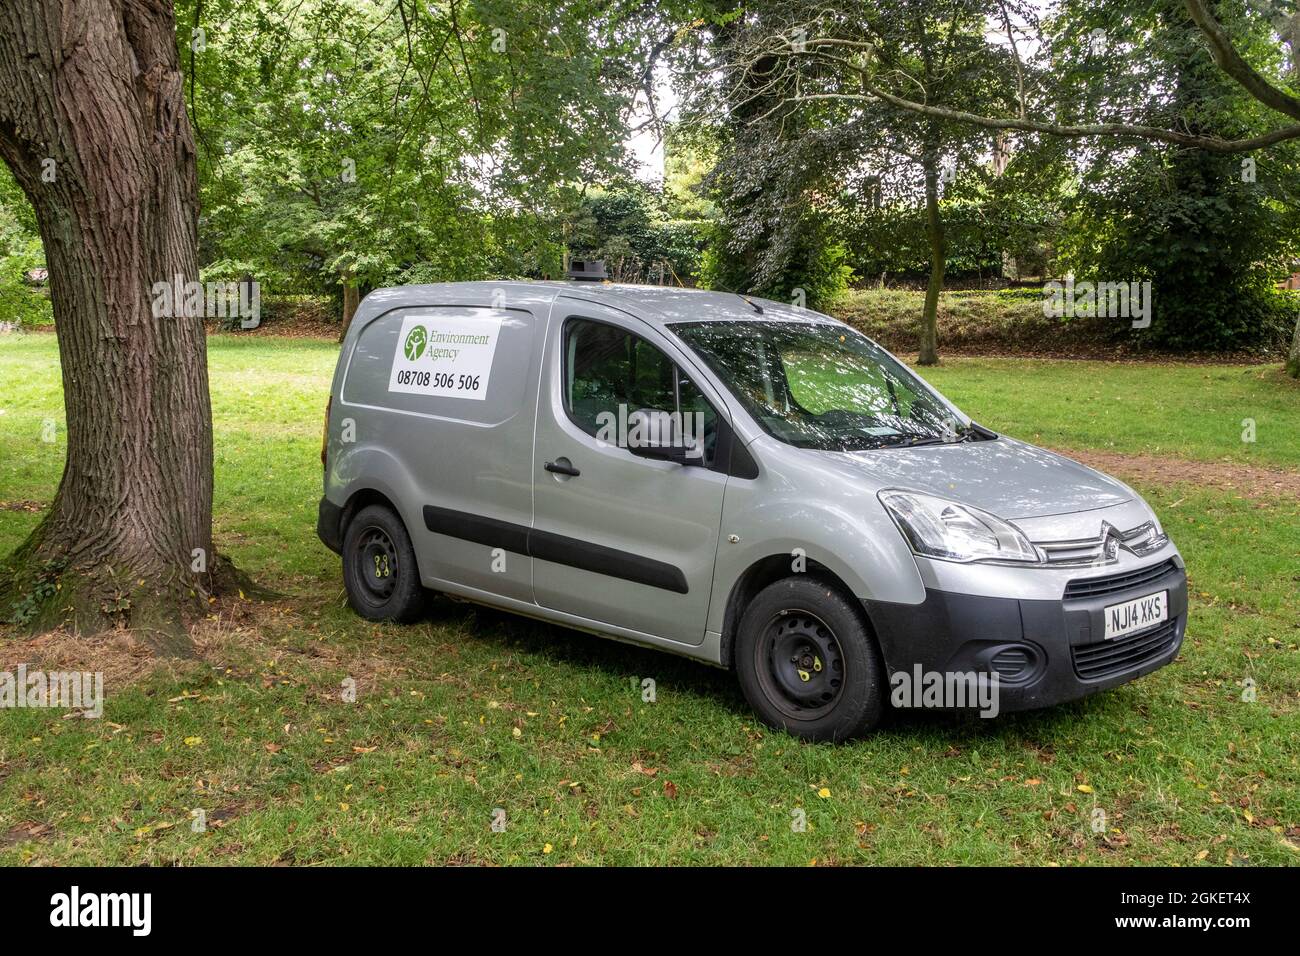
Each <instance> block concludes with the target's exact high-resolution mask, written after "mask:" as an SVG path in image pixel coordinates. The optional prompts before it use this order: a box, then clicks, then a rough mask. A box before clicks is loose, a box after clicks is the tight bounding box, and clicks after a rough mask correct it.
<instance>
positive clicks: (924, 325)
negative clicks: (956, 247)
mask: <svg viewBox="0 0 1300 956" xmlns="http://www.w3.org/2000/svg"><path fill="white" fill-rule="evenodd" d="M922 166H923V168H924V170H925V225H926V229H925V231H926V237H927V238H928V239H929V240H930V284H929V285H928V286H926V289H925V311H924V312H923V313H922V314H921V347H920V350H919V354H918V355H917V358H916V364H917V365H938V364H939V350H938V339H939V332H938V327H939V293H940V292H942V291H943V270H944V260H945V257H946V256H947V252H948V248H947V243H946V242H945V240H944V235H943V217H942V216H940V215H939V155H938V153H937V152H936V151H934V150H928V151H927V152H926V154H925V157H924V158H923V160H922Z"/></svg>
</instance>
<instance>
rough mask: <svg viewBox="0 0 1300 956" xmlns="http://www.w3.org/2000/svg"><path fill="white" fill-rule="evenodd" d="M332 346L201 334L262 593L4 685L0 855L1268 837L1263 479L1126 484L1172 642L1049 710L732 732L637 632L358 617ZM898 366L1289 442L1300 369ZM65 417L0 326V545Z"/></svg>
mask: <svg viewBox="0 0 1300 956" xmlns="http://www.w3.org/2000/svg"><path fill="white" fill-rule="evenodd" d="M335 353H336V347H335V346H334V345H333V344H332V343H326V342H318V341H310V340H301V339H274V338H267V337H257V338H242V339H241V338H237V337H218V338H214V339H212V340H211V341H210V359H211V368H212V385H213V404H214V412H215V417H216V443H217V444H216V469H217V500H216V513H217V518H216V520H217V539H218V544H219V546H220V547H221V548H222V549H223V550H224V551H226V552H227V553H228V554H230V555H231V556H232V557H233V558H234V559H235V560H236V561H237V562H238V563H239V564H240V565H241V566H242V567H244V568H245V569H247V570H248V571H250V572H252V573H253V574H254V576H255V577H257V578H258V579H259V580H261V581H263V582H265V583H267V584H269V585H271V586H272V587H274V588H276V589H277V590H278V591H280V592H281V593H282V594H283V595H284V598H283V599H282V600H279V601H275V602H269V603H264V604H255V603H253V602H251V601H250V602H243V603H240V602H231V604H230V605H229V606H225V605H223V606H222V607H221V610H220V613H219V614H217V615H215V619H214V620H211V621H208V622H206V623H205V624H204V625H203V626H202V627H201V628H200V629H199V633H198V639H199V641H200V644H201V647H202V650H203V654H204V658H203V660H202V661H200V662H196V663H190V664H181V665H175V666H166V667H160V668H154V667H153V665H152V664H150V663H149V662H147V661H145V662H140V661H137V660H136V659H134V658H131V657H130V656H129V655H126V654H123V653H122V652H121V650H117V649H115V647H116V645H115V644H114V643H113V640H114V639H112V638H108V639H103V640H100V641H98V642H93V643H92V644H91V645H90V646H89V647H87V649H86V650H85V652H84V661H83V662H84V663H86V664H88V665H93V664H96V663H97V662H99V661H107V662H109V664H111V667H110V666H109V664H106V665H105V668H104V669H105V670H106V674H107V675H108V676H107V678H106V680H107V687H106V690H107V692H108V695H109V696H108V700H107V703H106V705H105V713H104V716H103V718H102V719H100V720H81V719H64V718H63V715H62V714H61V713H59V712H57V711H46V710H25V709H19V710H8V711H0V862H3V863H8V864H23V863H37V864H52V863H58V864H98V863H109V864H139V863H151V864H171V863H250V864H266V863H272V862H287V863H298V864H307V863H340V862H346V863H396V864H412V863H426V862H429V863H447V862H455V863H478V862H486V863H526V864H543V863H544V864H559V863H574V864H582V863H611V864H632V863H731V864H792V865H805V864H808V863H810V862H814V861H815V862H817V863H827V864H844V863H890V864H922V863H925V864H953V863H984V864H1047V863H1061V864H1137V863H1153V864H1183V865H1196V864H1201V865H1210V864H1220V865H1222V864H1227V863H1243V864H1250V865H1260V864H1265V865H1270V864H1271V865H1277V864H1295V863H1300V829H1297V828H1300V659H1298V656H1297V643H1298V642H1300V502H1298V501H1297V500H1295V499H1294V498H1286V497H1280V496H1275V497H1271V498H1255V499H1249V498H1245V497H1241V496H1238V495H1237V494H1235V493H1233V492H1228V491H1221V490H1214V489H1211V488H1208V487H1200V486H1197V485H1190V484H1183V485H1174V486H1168V487H1161V486H1153V485H1150V484H1142V485H1140V487H1139V490H1141V491H1142V492H1143V494H1145V495H1147V496H1148V500H1149V501H1150V502H1151V503H1152V505H1153V506H1154V507H1155V508H1156V510H1157V511H1158V512H1159V513H1160V516H1161V518H1162V520H1163V521H1164V524H1165V527H1166V528H1167V529H1168V530H1169V532H1170V533H1171V534H1172V535H1173V537H1174V539H1175V540H1176V541H1177V542H1178V544H1179V546H1180V548H1181V549H1182V551H1183V554H1184V555H1185V557H1186V559H1187V563H1188V566H1189V572H1190V576H1191V590H1192V620H1191V625H1190V628H1189V636H1188V640H1187V642H1186V644H1185V646H1184V649H1183V653H1182V656H1181V657H1180V658H1179V660H1178V661H1177V662H1176V663H1175V664H1173V665H1171V666H1169V667H1167V668H1165V669H1163V670H1161V671H1159V672H1157V673H1156V674H1153V675H1151V676H1149V677H1147V678H1145V679H1143V680H1141V681H1138V682H1137V683H1135V684H1129V685H1126V686H1124V687H1122V688H1119V689H1116V690H1114V691H1110V692H1108V693H1105V694H1102V695H1099V696H1096V697H1093V698H1091V699H1089V700H1086V701H1082V702H1079V703H1077V704H1073V705H1067V706H1063V707H1057V708H1054V709H1051V710H1047V711H1041V712H1036V713H1029V714H1018V715H1009V716H1004V717H1000V718H997V719H996V720H991V721H986V720H978V719H952V718H948V717H941V716H935V715H921V716H914V715H913V716H907V717H904V718H900V719H896V720H894V721H893V722H892V723H891V724H890V725H888V726H887V727H886V728H885V729H884V730H883V731H882V732H880V733H878V734H877V735H875V736H874V737H872V738H870V739H868V740H864V741H859V742H856V743H853V744H849V745H845V746H838V747H836V746H828V745H810V744H804V743H801V742H798V741H796V740H794V739H792V738H790V737H787V736H785V735H783V734H780V733H774V732H771V731H768V730H767V729H765V728H763V727H762V726H761V725H758V724H757V723H756V722H755V720H754V719H753V717H752V715H751V714H750V712H749V710H748V708H747V706H746V705H745V703H744V700H743V699H742V698H741V696H740V693H739V690H738V689H737V688H736V687H735V685H734V681H733V679H732V677H731V675H729V674H726V673H724V672H722V671H718V670H714V669H710V668H707V667H703V666H700V665H697V664H692V663H689V662H686V661H681V660H677V659H674V658H671V657H668V656H666V655H662V654H658V653H655V652H651V651H648V650H641V649H638V648H633V647H628V646H625V645H621V644H617V643H613V642H607V641H601V640H599V639H596V638H593V637H589V636H586V635H582V634H577V633H573V632H569V631H565V630H562V629H559V628H553V627H548V626H546V625H543V624H539V623H535V622H530V621H525V620H522V619H516V618H513V617H510V616H507V615H504V614H497V613H495V612H491V611H487V610H483V609H476V608H473V607H470V606H466V605H457V604H452V603H450V602H439V603H438V604H437V605H436V609H435V611H434V613H433V615H432V617H431V618H430V619H429V620H428V621H427V622H424V623H421V624H419V625H415V626H411V627H400V626H376V625H372V624H368V623H366V622H363V621H361V620H360V619H359V618H357V617H356V616H354V615H353V614H352V613H351V612H350V611H348V610H347V608H346V606H345V603H344V600H343V591H342V583H341V578H340V574H339V568H338V559H337V558H336V557H335V556H334V555H333V554H331V553H330V552H328V551H327V550H326V549H325V548H324V547H323V546H321V545H320V544H319V542H318V541H317V540H316V536H315V533H314V527H315V507H316V502H317V500H318V498H319V496H320V462H319V459H318V457H317V456H318V453H319V442H320V429H321V418H322V413H323V408H324V403H325V397H326V392H327V389H328V383H329V376H330V373H331V371H332V369H333V363H334V357H335ZM927 374H928V377H929V378H930V379H931V380H932V381H934V382H935V384H937V385H938V386H939V387H940V388H942V389H944V390H945V392H946V393H947V394H948V395H949V396H950V397H952V398H953V399H954V400H955V401H957V402H958V404H960V405H961V406H962V407H964V408H965V410H966V411H968V412H969V413H971V414H972V415H974V417H975V418H976V419H977V420H979V421H980V422H982V423H984V424H985V425H988V426H989V427H992V428H994V429H998V430H1004V431H1007V432H1008V433H1010V434H1013V435H1016V436H1017V437H1021V438H1025V439H1028V440H1031V441H1039V442H1042V443H1044V444H1050V445H1061V446H1070V447H1077V448H1091V449H1107V450H1110V451H1120V452H1137V451H1142V452H1147V453H1155V454H1162V455H1170V456H1181V457H1184V458H1189V459H1196V460H1205V461H1211V460H1214V461H1218V460H1221V459H1228V460H1231V461H1240V462H1251V463H1255V464H1267V465H1272V466H1275V467H1285V468H1290V469H1298V468H1300V388H1297V387H1296V386H1295V385H1294V384H1293V383H1290V382H1286V381H1284V380H1282V379H1281V378H1280V377H1279V376H1278V375H1277V373H1276V372H1275V371H1274V370H1271V369H1265V368H1261V367H1242V366H1194V367H1177V366H1163V365H1145V364H1142V365H1139V364H1106V363H1083V362H1077V363H1076V362H1049V361H1015V360H991V359H979V360H975V359H972V360H952V361H950V362H948V363H947V364H945V365H944V366H942V367H940V368H939V369H937V370H934V371H933V372H932V373H927ZM62 414H63V406H62V399H61V394H60V380H59V374H58V356H57V349H56V346H55V340H54V338H53V336H49V335H30V336H25V337H3V338H0V553H7V552H9V551H10V550H12V548H13V547H14V546H15V545H17V544H18V543H19V542H20V541H21V540H22V539H23V537H24V535H25V534H26V533H27V532H28V531H29V530H30V529H31V528H32V527H33V526H34V525H35V524H36V522H37V521H38V520H39V517H40V513H39V511H38V510H36V509H37V508H38V506H43V505H44V504H45V503H47V502H48V501H49V499H50V498H51V496H52V495H53V493H54V490H55V488H56V486H57V482H58V478H59V471H60V468H61V466H62V460H63V443H62V441H63V432H62ZM1245 418H1253V419H1254V420H1255V422H1256V438H1257V440H1256V441H1255V442H1254V443H1243V442H1242V441H1241V431H1242V425H1241V421H1242V419H1245ZM46 419H52V420H53V421H54V422H55V423H56V425H57V430H56V434H55V435H54V436H53V437H54V438H55V440H54V441H53V442H45V441H43V440H42V431H43V424H44V422H45V421H46ZM47 437H48V436H47ZM7 611H8V609H0V617H5V616H7ZM25 640H26V639H25V638H24V637H23V636H21V635H18V634H16V633H14V632H13V631H12V629H9V630H8V631H6V630H4V629H2V628H0V669H4V668H8V667H12V666H13V665H14V664H15V663H16V662H17V660H21V659H23V658H22V656H21V655H22V654H25V653H27V651H28V649H29V648H33V647H34V648H36V649H37V650H40V649H41V648H44V649H45V650H47V651H49V653H50V654H52V655H54V656H55V657H57V656H58V654H64V655H73V657H75V655H76V654H77V653H78V652H79V649H80V648H81V647H83V646H84V644H83V643H81V642H77V641H76V640H75V639H72V638H69V637H58V636H55V637H52V638H49V639H48V640H47V641H46V642H44V643H38V644H35V645H33V644H22V643H20V642H23V641H25ZM117 643H118V644H122V643H126V642H125V641H123V640H122V639H117ZM114 668H115V669H114ZM132 668H134V670H132ZM92 669H93V668H92ZM128 672H129V673H130V675H131V676H134V677H136V678H137V679H134V680H132V681H129V682H128V681H126V679H125V678H126V676H128ZM646 677H650V678H653V679H654V680H655V682H656V690H657V699H656V700H655V702H653V703H643V702H642V699H641V692H640V681H641V680H642V679H643V678H646ZM1247 678H1249V679H1250V680H1252V681H1253V682H1254V684H1255V687H1256V689H1257V699H1256V700H1255V701H1253V702H1246V701H1243V700H1242V696H1243V688H1242V683H1241V682H1243V681H1244V680H1246V679H1247ZM351 682H355V689H356V699H355V702H351V703H349V702H347V701H346V700H344V699H343V698H344V696H346V695H345V694H344V693H343V689H344V687H345V685H347V686H353V685H352V684H351ZM196 809H201V810H203V811H204V814H205V817H206V820H207V826H206V828H197V829H199V831H200V832H195V830H196V828H195V827H193V826H191V819H192V818H191V814H192V811H194V810H196ZM1098 809H1100V810H1102V811H1104V813H1105V829H1104V832H1103V833H1100V834H1098V833H1095V832H1094V830H1093V821H1094V819H1097V817H1096V816H1095V812H1094V811H1096V810H1098ZM800 810H801V811H803V812H804V814H806V818H807V829H806V831H804V832H797V831H796V829H795V828H793V827H792V822H794V820H795V817H796V815H797V814H796V811H800ZM497 811H504V813H503V814H501V813H497V814H496V818H497V819H498V820H501V819H504V823H505V827H504V830H500V832H497V831H494V829H493V826H492V824H493V819H494V813H496V812H497Z"/></svg>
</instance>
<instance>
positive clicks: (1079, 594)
mask: <svg viewBox="0 0 1300 956" xmlns="http://www.w3.org/2000/svg"><path fill="white" fill-rule="evenodd" d="M1177 567H1178V565H1177V564H1175V563H1174V559H1173V558H1170V559H1169V560H1168V561H1163V562H1161V563H1160V564H1155V565H1152V566H1151V567H1149V568H1138V569H1137V570H1136V571H1126V572H1124V573H1123V574H1108V575H1106V576H1105V577H1101V578H1079V579H1076V580H1074V581H1071V582H1070V583H1069V584H1067V585H1066V586H1065V599H1066V600H1067V601H1068V600H1070V599H1071V598H1085V597H1097V596H1098V595H1101V594H1114V593H1115V592H1116V591H1127V590H1128V589H1129V588H1137V587H1141V586H1142V585H1144V584H1149V583H1150V582H1152V581H1156V580H1158V579H1160V578H1162V577H1164V576H1165V575H1166V574H1168V573H1169V572H1170V571H1173V570H1174V569H1175V568H1177Z"/></svg>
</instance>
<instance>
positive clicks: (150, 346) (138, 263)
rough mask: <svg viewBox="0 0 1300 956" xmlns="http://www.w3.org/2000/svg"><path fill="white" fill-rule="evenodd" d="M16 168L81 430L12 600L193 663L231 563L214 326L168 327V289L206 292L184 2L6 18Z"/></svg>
mask: <svg viewBox="0 0 1300 956" xmlns="http://www.w3.org/2000/svg"><path fill="white" fill-rule="evenodd" d="M0 156H2V157H3V158H4V160H5V162H6V163H7V164H8V165H9V167H10V169H11V170H12V171H13V173H14V178H15V179H16V180H17V181H18V183H19V185H20V186H21V187H22V189H23V191H24V192H25V193H26V195H27V197H28V199H29V200H30V201H31V203H32V206H33V207H34V209H35V212H36V219H37V222H38V224H39V227H40V233H41V238H42V240H43V242H44V245H45V256H46V260H47V262H48V264H49V281H50V297H51V300H52V302H53V306H54V319H55V325H56V328H57V332H58V340H59V355H60V359H61V362H62V372H63V395H64V398H63V401H64V409H65V411H66V414H67V457H66V461H65V465H64V471H63V478H62V481H61V482H60V484H59V489H58V492H57V494H56V495H55V498H54V502H53V504H52V505H51V507H50V510H49V512H48V513H47V514H46V516H45V518H44V520H42V521H41V523H40V525H38V526H37V528H36V529H35V531H33V532H32V534H31V536H30V537H29V538H28V539H27V541H26V542H25V543H24V544H23V545H22V546H20V547H19V549H18V550H17V551H16V552H15V553H14V555H12V556H11V558H10V559H9V560H8V561H6V562H5V564H6V565H7V568H6V569H5V572H4V583H3V585H0V590H4V591H7V592H8V595H9V596H10V597H17V598H22V597H24V596H30V595H36V596H37V598H41V600H38V601H37V602H36V604H35V605H34V607H36V608H38V610H36V611H35V612H34V613H33V614H32V620H31V621H30V623H32V624H33V625H35V626H37V627H42V628H43V627H48V626H52V625H55V624H59V623H65V622H67V623H71V624H72V625H73V626H74V627H76V628H77V629H78V630H81V631H91V632H93V631H98V630H102V629H104V628H105V627H108V626H111V625H114V624H122V625H126V626H130V627H134V628H140V629H142V631H143V632H144V633H145V634H146V635H147V636H148V639H149V640H150V641H151V643H153V644H154V645H155V647H156V648H158V649H159V650H161V651H164V652H169V653H188V652H190V650H191V646H190V644H189V639H188V637H187V635H186V632H185V630H184V628H183V626H182V625H183V623H184V617H185V614H186V610H187V609H189V610H192V611H196V612H197V611H199V610H201V608H202V607H203V606H204V603H205V601H204V599H205V597H206V595H207V594H209V593H211V592H212V590H213V587H212V573H213V571H214V566H215V561H216V557H215V555H214V554H213V549H212V413H211V407H210V404H209V399H208V374H207V355H206V342H205V340H204V333H203V324H202V316H201V315H189V316H186V315H184V314H183V313H184V311H185V310H184V308H183V303H177V304H176V305H177V306H179V307H180V308H178V309H175V310H173V314H172V315H163V316H161V317H155V316H154V314H153V313H154V308H153V305H154V301H155V296H154V291H153V287H154V284H155V283H171V282H173V281H174V280H175V279H176V277H178V276H179V277H180V281H182V282H188V281H192V280H196V279H197V277H198V268H197V262H196V249H197V236H196V228H197V221H198V182H197V173H196V166H195V156H194V142H193V135H192V132H191V129H190V122H189V117H188V116H187V115H186V112H185V103H184V98H183V91H182V79H181V73H180V70H179V68H178V64H177V51H176V28H175V23H174V14H173V11H172V5H171V0H24V2H21V3H19V2H12V0H11V2H7V3H6V4H5V7H4V9H3V12H2V13H0ZM199 311H200V312H201V309H200V310H199ZM55 584H57V590H55V588H54V587H53V585H55ZM0 610H4V611H8V607H4V608H3V609H0Z"/></svg>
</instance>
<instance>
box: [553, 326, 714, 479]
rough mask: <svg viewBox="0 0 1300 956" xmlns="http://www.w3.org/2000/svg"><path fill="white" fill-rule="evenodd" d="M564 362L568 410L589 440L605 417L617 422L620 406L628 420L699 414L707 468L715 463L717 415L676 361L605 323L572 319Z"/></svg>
mask: <svg viewBox="0 0 1300 956" xmlns="http://www.w3.org/2000/svg"><path fill="white" fill-rule="evenodd" d="M564 358H565V361H564V405H565V410H566V411H567V412H568V414H569V417H570V418H571V419H572V420H573V422H574V424H576V425H577V426H578V427H579V428H581V429H582V430H583V431H585V432H586V433H587V434H588V435H592V436H597V433H598V431H599V430H600V427H601V424H602V418H601V416H602V414H604V413H609V414H612V415H613V416H614V417H615V419H617V418H618V417H619V416H620V406H622V409H623V411H622V417H623V418H626V416H627V415H629V414H631V413H632V412H635V411H638V410H640V409H652V410H654V411H663V412H679V413H686V414H689V413H698V414H699V416H700V417H699V424H700V426H701V427H702V433H703V441H704V459H705V464H706V465H708V464H711V463H712V457H713V446H714V441H715V438H716V432H717V420H718V417H717V413H716V412H715V411H714V410H713V408H712V406H710V405H709V403H708V402H707V401H706V400H705V398H704V396H703V395H701V394H700V392H699V390H698V389H697V388H696V387H695V385H694V384H693V383H692V382H691V381H690V380H689V379H688V378H687V377H686V376H685V375H683V374H681V373H680V372H679V371H678V369H677V366H676V364H675V363H674V362H673V361H672V359H670V358H668V356H667V355H665V354H664V353H663V352H661V351H660V350H659V349H657V348H655V347H654V346H653V345H651V344H650V343H649V342H647V341H646V340H645V339H643V338H641V337H640V336H638V335H634V334H633V333H631V332H629V331H627V330H626V329H621V328H619V327H618V326H614V325H607V324H606V323H604V322H593V321H591V320H590V319H578V318H571V319H569V320H568V322H567V323H566V325H565V329H564ZM606 420H608V419H606ZM697 430H698V429H697Z"/></svg>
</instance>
